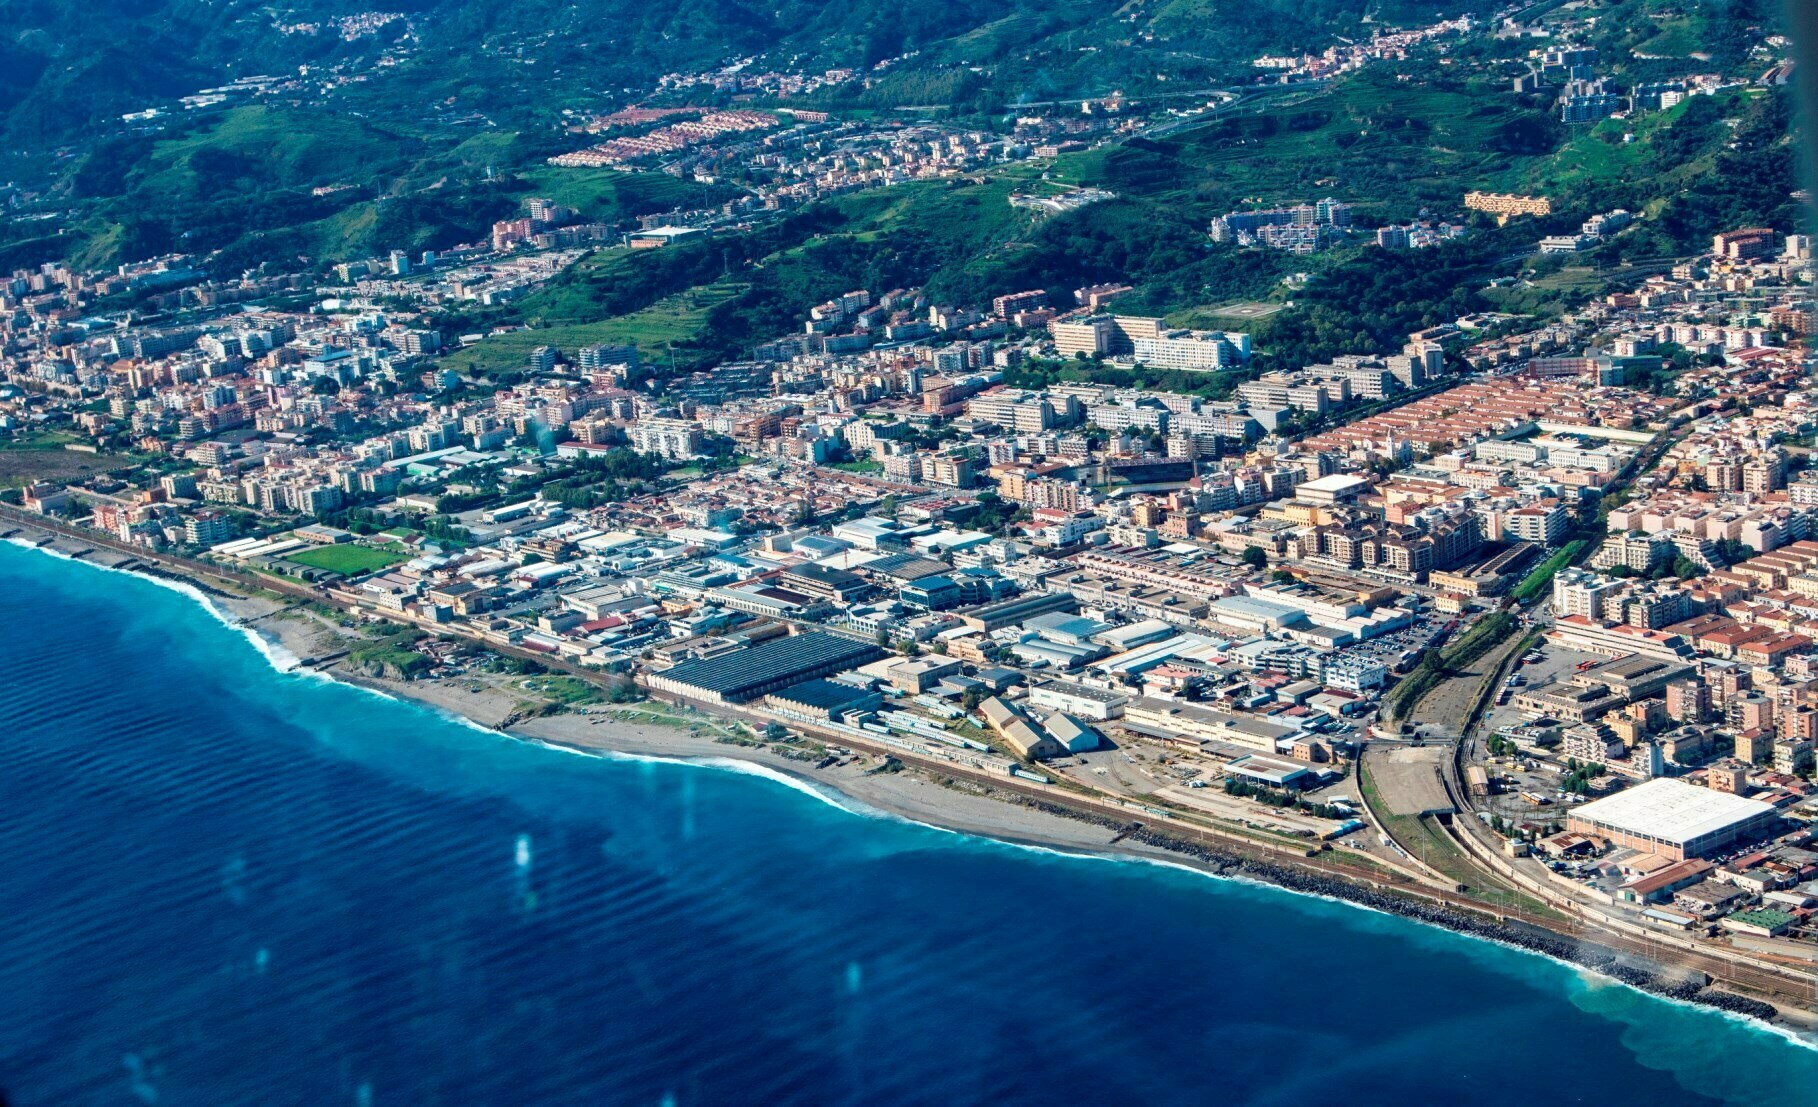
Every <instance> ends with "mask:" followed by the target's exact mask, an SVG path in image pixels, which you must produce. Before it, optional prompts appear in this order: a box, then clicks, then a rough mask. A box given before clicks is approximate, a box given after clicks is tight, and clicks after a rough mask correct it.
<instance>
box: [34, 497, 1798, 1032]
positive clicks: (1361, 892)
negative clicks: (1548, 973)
mask: <svg viewBox="0 0 1818 1107" xmlns="http://www.w3.org/2000/svg"><path fill="white" fill-rule="evenodd" d="M4 525H5V527H6V529H7V530H11V531H13V532H14V533H13V534H12V535H11V537H10V539H9V540H11V541H12V542H14V543H15V544H18V545H21V546H25V547H29V548H36V549H38V550H39V552H43V553H46V554H48V555H50V556H58V557H64V558H69V559H71V560H80V561H83V562H84V563H85V564H89V565H91V566H93V567H95V568H98V569H102V570H113V571H118V572H130V573H134V574H137V575H141V576H143V577H146V578H148V579H150V580H152V581H154V582H155V583H159V584H162V585H165V586H167V587H170V588H172V589H174V590H178V591H182V592H184V593H186V594H187V595H188V596H190V598H192V599H195V600H196V601H198V602H199V603H201V604H202V605H203V606H204V607H205V608H206V609H208V610H209V611H210V613H211V614H213V615H214V616H215V617H216V618H217V619H218V620H220V621H221V622H222V623H223V624H224V625H227V626H230V627H232V628H234V629H236V630H239V631H240V632H242V633H243V634H246V635H247V637H248V639H249V641H252V642H253V643H254V644H255V645H256V646H257V648H259V649H260V651H261V652H262V653H263V654H264V655H265V657H266V659H267V660H268V661H269V662H270V663H271V665H272V667H273V668H274V669H276V670H277V671H279V672H290V673H297V672H299V671H300V670H301V671H307V672H309V673H314V674H319V675H320V676H321V677H323V678H324V679H330V680H335V681H338V682H340V683H343V684H348V685H352V686H354V687H358V688H362V689H364V690H367V691H370V692H373V693H375V694H379V695H384V696H388V697H392V698H395V699H399V700H404V701H408V702H410V703H413V704H416V705H418V706H421V707H426V708H429V709H430V710H433V711H435V712H436V713H438V714H441V715H444V716H446V717H448V718H450V719H452V720H455V721H457V722H461V723H464V724H466V725H471V726H474V727H478V728H480V729H483V730H487V731H490V732H492V733H494V734H498V735H500V736H503V737H508V738H513V739H516V740H519V741H527V742H531V743H534V744H538V745H544V746H548V747H551V748H555V749H561V750H565V751H568V752H573V753H578V754H582V755H586V756H605V757H615V756H616V757H624V758H648V759H653V760H662V761H668V762H672V763H682V764H695V765H699V766H702V767H708V768H717V769H720V770H722V771H730V772H743V773H747V774H750V775H759V776H764V777H766V778H768V779H771V780H773V781H776V782H778V783H781V784H783V785H785V786H786V787H791V788H794V789H796V790H798V791H804V792H808V793H810V794H812V795H813V796H814V797H815V798H817V799H819V800H821V801H822V802H825V803H829V804H832V805H834V806H838V807H840V808H842V809H843V810H847V811H849V812H852V813H854V814H857V815H861V816H869V817H886V818H896V819H901V820H904V821H907V822H911V823H915V824H918V825H922V826H926V827H929V828H932V829H936V830H940V831H944V832H947V833H954V834H964V835H967V836H971V837H978V838H985V839H990V840H994V841H998V842H1002V843H1007V844H1010V845H1013V846H1019V847H1025V848H1032V849H1038V850H1044V851H1050V852H1056V853H1062V854H1067V855H1072V856H1078V857H1090V858H1095V859H1100V860H1107V861H1114V862H1124V863H1129V862H1148V863H1153V864H1162V865H1168V866H1174V867H1181V868H1186V869H1189V870H1192V871H1194V872H1197V873H1200V874H1202V875H1208V876H1215V877H1225V878H1229V879H1238V880H1250V881H1254V882H1256V883H1260V884H1267V885H1271V886H1274V887H1278V888H1281V889H1284V890H1286V891H1289V892H1294V893H1298V894H1303V895H1311V896H1316V897H1321V898H1326V899H1331V900H1337V901H1340V902H1344V903H1348V904H1350V905H1352V906H1355V907H1359V908H1363V909H1366V910H1373V911H1379V912H1382V913H1385V914H1392V915H1397V916H1400V917H1402V918H1405V919H1409V920H1411V921H1415V922H1421V923H1426V924H1428V925H1431V926H1436V927H1440V928H1442V929H1445V930H1450V931H1453V932H1454V933H1459V934H1463V935H1466V936H1469V937H1475V938H1478V939H1481V940H1485V941H1490V942H1495V943H1499V944H1502V945H1505V946H1509V947H1512V948H1515V949H1520V950H1524V951H1526V952H1530V953H1536V954H1539V955H1541V956H1545V957H1548V958H1550V959H1552V960H1554V961H1557V962H1560V963H1562V964H1564V965H1566V966H1569V967H1572V968H1575V969H1580V970H1587V971H1590V972H1594V973H1598V974H1600V975H1602V976H1604V977H1607V978H1609V979H1612V980H1615V981H1617V982H1619V983H1623V984H1628V985H1630V986H1632V987H1635V988H1637V989H1638V990H1641V991H1645V992H1648V993H1650V994H1652V995H1655V996H1657V997H1660V998H1664V999H1667V1000H1668V1001H1671V1002H1679V1003H1687V1004H1692V1005H1696V1006H1701V1007H1709V1008H1715V1009H1717V1010H1719V1011H1722V1012H1724V1013H1725V1014H1727V1015H1729V1016H1730V1017H1734V1018H1746V1019H1747V1020H1748V1021H1750V1022H1751V1023H1753V1024H1755V1025H1756V1026H1757V1028H1759V1029H1766V1030H1770V1031H1772V1032H1774V1033H1777V1034H1781V1035H1784V1036H1787V1037H1789V1038H1791V1039H1792V1040H1794V1041H1797V1042H1798V1043H1800V1044H1802V1045H1805V1046H1807V1047H1808V1048H1818V1012H1814V1011H1811V1010H1808V1009H1805V1008H1798V1007H1793V1008H1789V1007H1786V1006H1777V1005H1775V1004H1771V1003H1768V1002H1766V1001H1763V1000H1760V999H1755V998H1752V997H1749V996H1744V995H1739V994H1737V993H1735V992H1730V991H1724V990H1721V989H1719V988H1716V987H1712V986H1711V985H1710V984H1709V981H1708V978H1707V977H1705V976H1704V974H1703V973H1701V972H1698V971H1697V970H1692V969H1686V968H1680V967H1677V966H1675V965H1673V964H1672V963H1671V962H1670V961H1654V960H1650V959H1645V958H1642V957H1639V956H1635V955H1632V954H1627V953H1622V952H1618V951H1616V950H1612V949H1609V948H1606V947H1604V946H1602V945H1599V944H1597V943H1595V942H1594V941H1586V940H1581V939H1579V938H1576V937H1573V936H1570V935H1566V934H1562V933H1559V932H1556V931H1553V930H1549V929H1546V928H1544V927H1541V926H1538V925H1533V924H1528V923H1523V922H1516V921H1513V920H1508V919H1502V920H1496V919H1492V918H1489V917H1485V916H1480V915H1477V914H1475V913H1472V912H1468V911H1463V910H1458V909H1455V908H1452V907H1449V906H1446V905H1443V904H1440V903H1435V902H1428V901H1424V900H1419V899H1414V898H1410V897H1407V896H1401V895H1395V894H1391V893H1389V892H1385V891H1380V890H1378V889H1375V888H1371V887H1368V886H1365V885H1362V884H1359V883H1354V882H1351V881H1347V880H1344V879H1341V878H1338V877H1331V876H1325V875H1322V874H1318V873H1311V872H1307V871H1304V870H1300V869H1296V868H1292V867H1289V866H1285V865H1280V864H1276V863H1274V862H1270V861H1266V860H1262V859H1257V858H1249V857H1242V856H1239V855H1237V854H1235V853H1228V852H1225V851H1221V850H1217V849H1213V848H1209V847H1206V846H1203V845H1200V844H1198V843H1193V842H1186V841H1183V840H1181V839H1179V838H1174V837H1170V836H1168V835H1165V834H1161V833H1157V832H1156V831H1154V830H1152V829H1150V828H1148V827H1142V828H1140V829H1136V830H1134V831H1132V830H1131V829H1130V827H1128V826H1127V825H1122V824H1117V823H1115V822H1114V821H1113V820H1111V819H1109V818H1107V817H1104V816H1098V815H1093V814H1087V813H1083V812H1077V811H1070V810H1066V809H1063V808H1061V807H1059V806H1056V805H1053V804H1048V803H1045V802H1043V801H1041V800H1039V799H1035V798H1030V797H1024V796H1019V795H1016V794H1014V793H1008V792H994V791H993V790H992V789H990V788H989V787H985V786H978V787H959V786H949V785H944V784H941V783H938V782H936V781H934V780H933V779H930V778H929V777H928V776H927V774H925V773H924V772H922V771H920V770H917V769H914V768H909V767H904V768H902V769H901V770H900V771H890V772H879V771H876V769H877V766H873V765H867V764H866V759H865V758H863V757H860V758H851V759H847V760H845V761H843V762H841V763H840V764H837V765H833V766H824V765H821V764H817V762H818V760H819V759H818V758H808V759H806V760H801V759H796V758H792V757H788V756H785V755H784V754H783V753H780V752H777V750H775V749H773V748H772V747H771V746H770V745H768V744H764V743H757V744H745V743H743V742H736V741H729V740H723V739H722V737H721V736H720V735H723V734H724V730H723V723H722V722H721V721H720V720H718V719H715V718H714V717H713V716H709V715H705V714H700V715H698V716H696V715H694V713H691V712H689V713H678V712H676V711H675V710H674V709H671V708H667V707H661V706H659V705H656V704H655V703H654V701H645V702H641V703H636V704H628V705H619V706H610V705H595V706H589V707H581V708H571V709H568V710H565V711H561V712H558V713H551V714H535V715H531V716H529V717H524V716H525V712H524V708H525V707H526V706H527V704H528V702H529V701H528V700H527V699H524V698H518V697H517V696H514V695H513V693H512V691H510V690H509V689H507V688H501V687H498V685H499V684H509V683H510V679H511V678H507V679H506V680H476V679H474V678H469V677H459V676H458V677H444V678H436V679H420V680H400V679H393V678H387V677H382V676H373V675H370V674H367V673H364V672H360V671H358V670H357V669H355V668H354V667H352V666H350V665H349V664H348V663H347V661H346V658H345V657H344V656H341V655H342V654H344V652H345V651H346V649H347V648H348V646H349V645H350V644H354V643H358V642H360V641H364V640H365V639H362V638H361V636H360V635H359V634H358V633H357V632H356V631H353V630H350V629H348V628H343V627H340V626H338V625H335V624H331V623H330V622H329V621H328V620H327V619H325V618H324V617H322V616H321V615H319V614H318V613H316V612H314V611H311V610H309V609H308V608H306V607H303V606H301V605H300V604H299V603H298V602H296V601H291V600H286V599H282V598H278V597H267V596H262V595H246V594H242V593H239V592H234V591H229V590H226V589H223V588H221V587H218V586H216V585H215V584H214V583H213V582H210V581H203V580H197V579H195V578H194V577H192V576H191V575H190V574H188V573H186V572H184V571H182V569H181V568H173V567H171V566H170V565H168V564H166V563H160V562H158V561H157V560H156V558H157V555H155V554H150V553H142V554H137V555H135V554H129V553H125V552H121V551H117V550H114V549H110V548H108V547H105V546H100V545H95V546H93V547H90V548H89V550H88V552H87V553H86V554H84V553H79V552H78V553H72V552H71V551H72V549H78V550H79V547H78V546H77V540H76V539H73V538H70V537H67V536H61V535H58V534H56V533H55V532H52V531H49V530H45V529H40V528H35V527H31V526H30V525H29V524H13V523H12V521H10V520H9V521H7V523H6V524H4ZM20 532H27V533H29V534H30V535H31V537H29V538H23V537H20ZM0 533H4V531H0ZM45 539H49V541H48V542H47V541H45ZM317 658H326V659H327V660H326V662H325V663H322V664H312V659H317ZM476 684H477V685H479V686H480V687H479V690H475V686H476ZM487 685H491V686H487ZM523 695H525V696H528V695H530V693H523ZM634 714H635V715H648V716H650V719H649V720H648V721H640V720H638V719H635V718H628V717H627V716H629V715H634ZM602 728H603V729H602ZM716 731H719V732H720V735H716V733H715V732H716Z"/></svg>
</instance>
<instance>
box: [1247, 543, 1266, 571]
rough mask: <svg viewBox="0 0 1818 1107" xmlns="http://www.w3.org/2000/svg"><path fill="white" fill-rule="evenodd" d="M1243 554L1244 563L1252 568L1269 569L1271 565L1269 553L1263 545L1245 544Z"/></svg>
mask: <svg viewBox="0 0 1818 1107" xmlns="http://www.w3.org/2000/svg"><path fill="white" fill-rule="evenodd" d="M1243 556H1244V564H1245V565H1248V566H1249V567H1250V568H1252V569H1267V568H1268V567H1269V555H1268V553H1266V552H1265V551H1264V550H1263V548H1262V547H1261V546H1245V547H1244V555H1243Z"/></svg>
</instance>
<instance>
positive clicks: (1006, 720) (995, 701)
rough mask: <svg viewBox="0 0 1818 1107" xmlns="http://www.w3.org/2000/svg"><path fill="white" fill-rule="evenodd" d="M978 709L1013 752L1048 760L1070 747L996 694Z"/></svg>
mask: <svg viewBox="0 0 1818 1107" xmlns="http://www.w3.org/2000/svg"><path fill="white" fill-rule="evenodd" d="M978 709H979V713H980V714H982V715H983V716H984V717H985V721H986V722H987V723H990V724H991V729H992V730H993V731H995V732H996V733H997V736H998V738H999V739H1001V740H1002V741H1003V744H1004V745H1006V746H1008V747H1009V748H1010V752H1011V753H1013V754H1015V755H1016V756H1017V757H1020V758H1022V759H1023V760H1025V761H1045V760H1047V759H1048V758H1050V757H1059V756H1061V755H1062V754H1064V753H1066V752H1067V750H1066V747H1064V746H1062V745H1061V744H1060V743H1059V742H1057V741H1055V740H1054V739H1053V738H1050V737H1048V736H1047V735H1046V734H1043V733H1042V732H1041V731H1039V730H1036V729H1035V728H1034V727H1032V726H1030V725H1029V720H1028V719H1025V718H1023V716H1022V713H1021V712H1019V711H1017V709H1016V708H1014V707H1011V706H1010V705H1009V704H1007V703H1005V702H1004V701H1003V700H1001V699H999V698H997V697H996V696H992V697H991V698H990V699H988V700H986V701H985V702H984V703H981V704H979V705H978Z"/></svg>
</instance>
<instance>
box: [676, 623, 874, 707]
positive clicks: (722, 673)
mask: <svg viewBox="0 0 1818 1107" xmlns="http://www.w3.org/2000/svg"><path fill="white" fill-rule="evenodd" d="M882 656H884V651H883V650H881V649H879V648H878V647H877V646H876V645H874V644H872V643H869V642H860V641H856V640H854V639H851V638H841V637H839V636H837V635H832V634H824V633H822V632H820V631H804V632H802V633H801V634H792V635H789V636H788V637H785V638H772V639H771V640H770V641H768V642H764V643H762V644H760V645H756V646H752V647H750V648H749V649H743V650H735V651H733V652H731V653H725V654H720V655H719V656H717V657H710V658H704V659H702V660H699V661H686V662H683V663H682V664H680V665H677V666H675V667H674V668H672V669H666V670H664V671H663V672H661V673H656V674H653V675H652V676H651V677H650V678H649V681H650V687H651V688H653V689H656V690H657V691H659V692H670V693H673V694H675V695H678V696H687V697H689V698H690V699H697V700H705V701H707V702H708V703H746V702H748V701H750V700H754V699H757V698H758V697H759V696H763V695H768V694H769V693H771V692H777V691H781V690H782V689H784V688H788V687H789V686H790V685H794V684H801V683H802V682H804V681H809V680H813V679H814V678H815V677H824V676H831V675H832V674H834V673H838V672H843V671H845V670H847V669H851V668H853V667H855V666H858V665H863V664H865V663H866V662H867V661H875V660H877V659H878V658H880V657H882Z"/></svg>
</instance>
